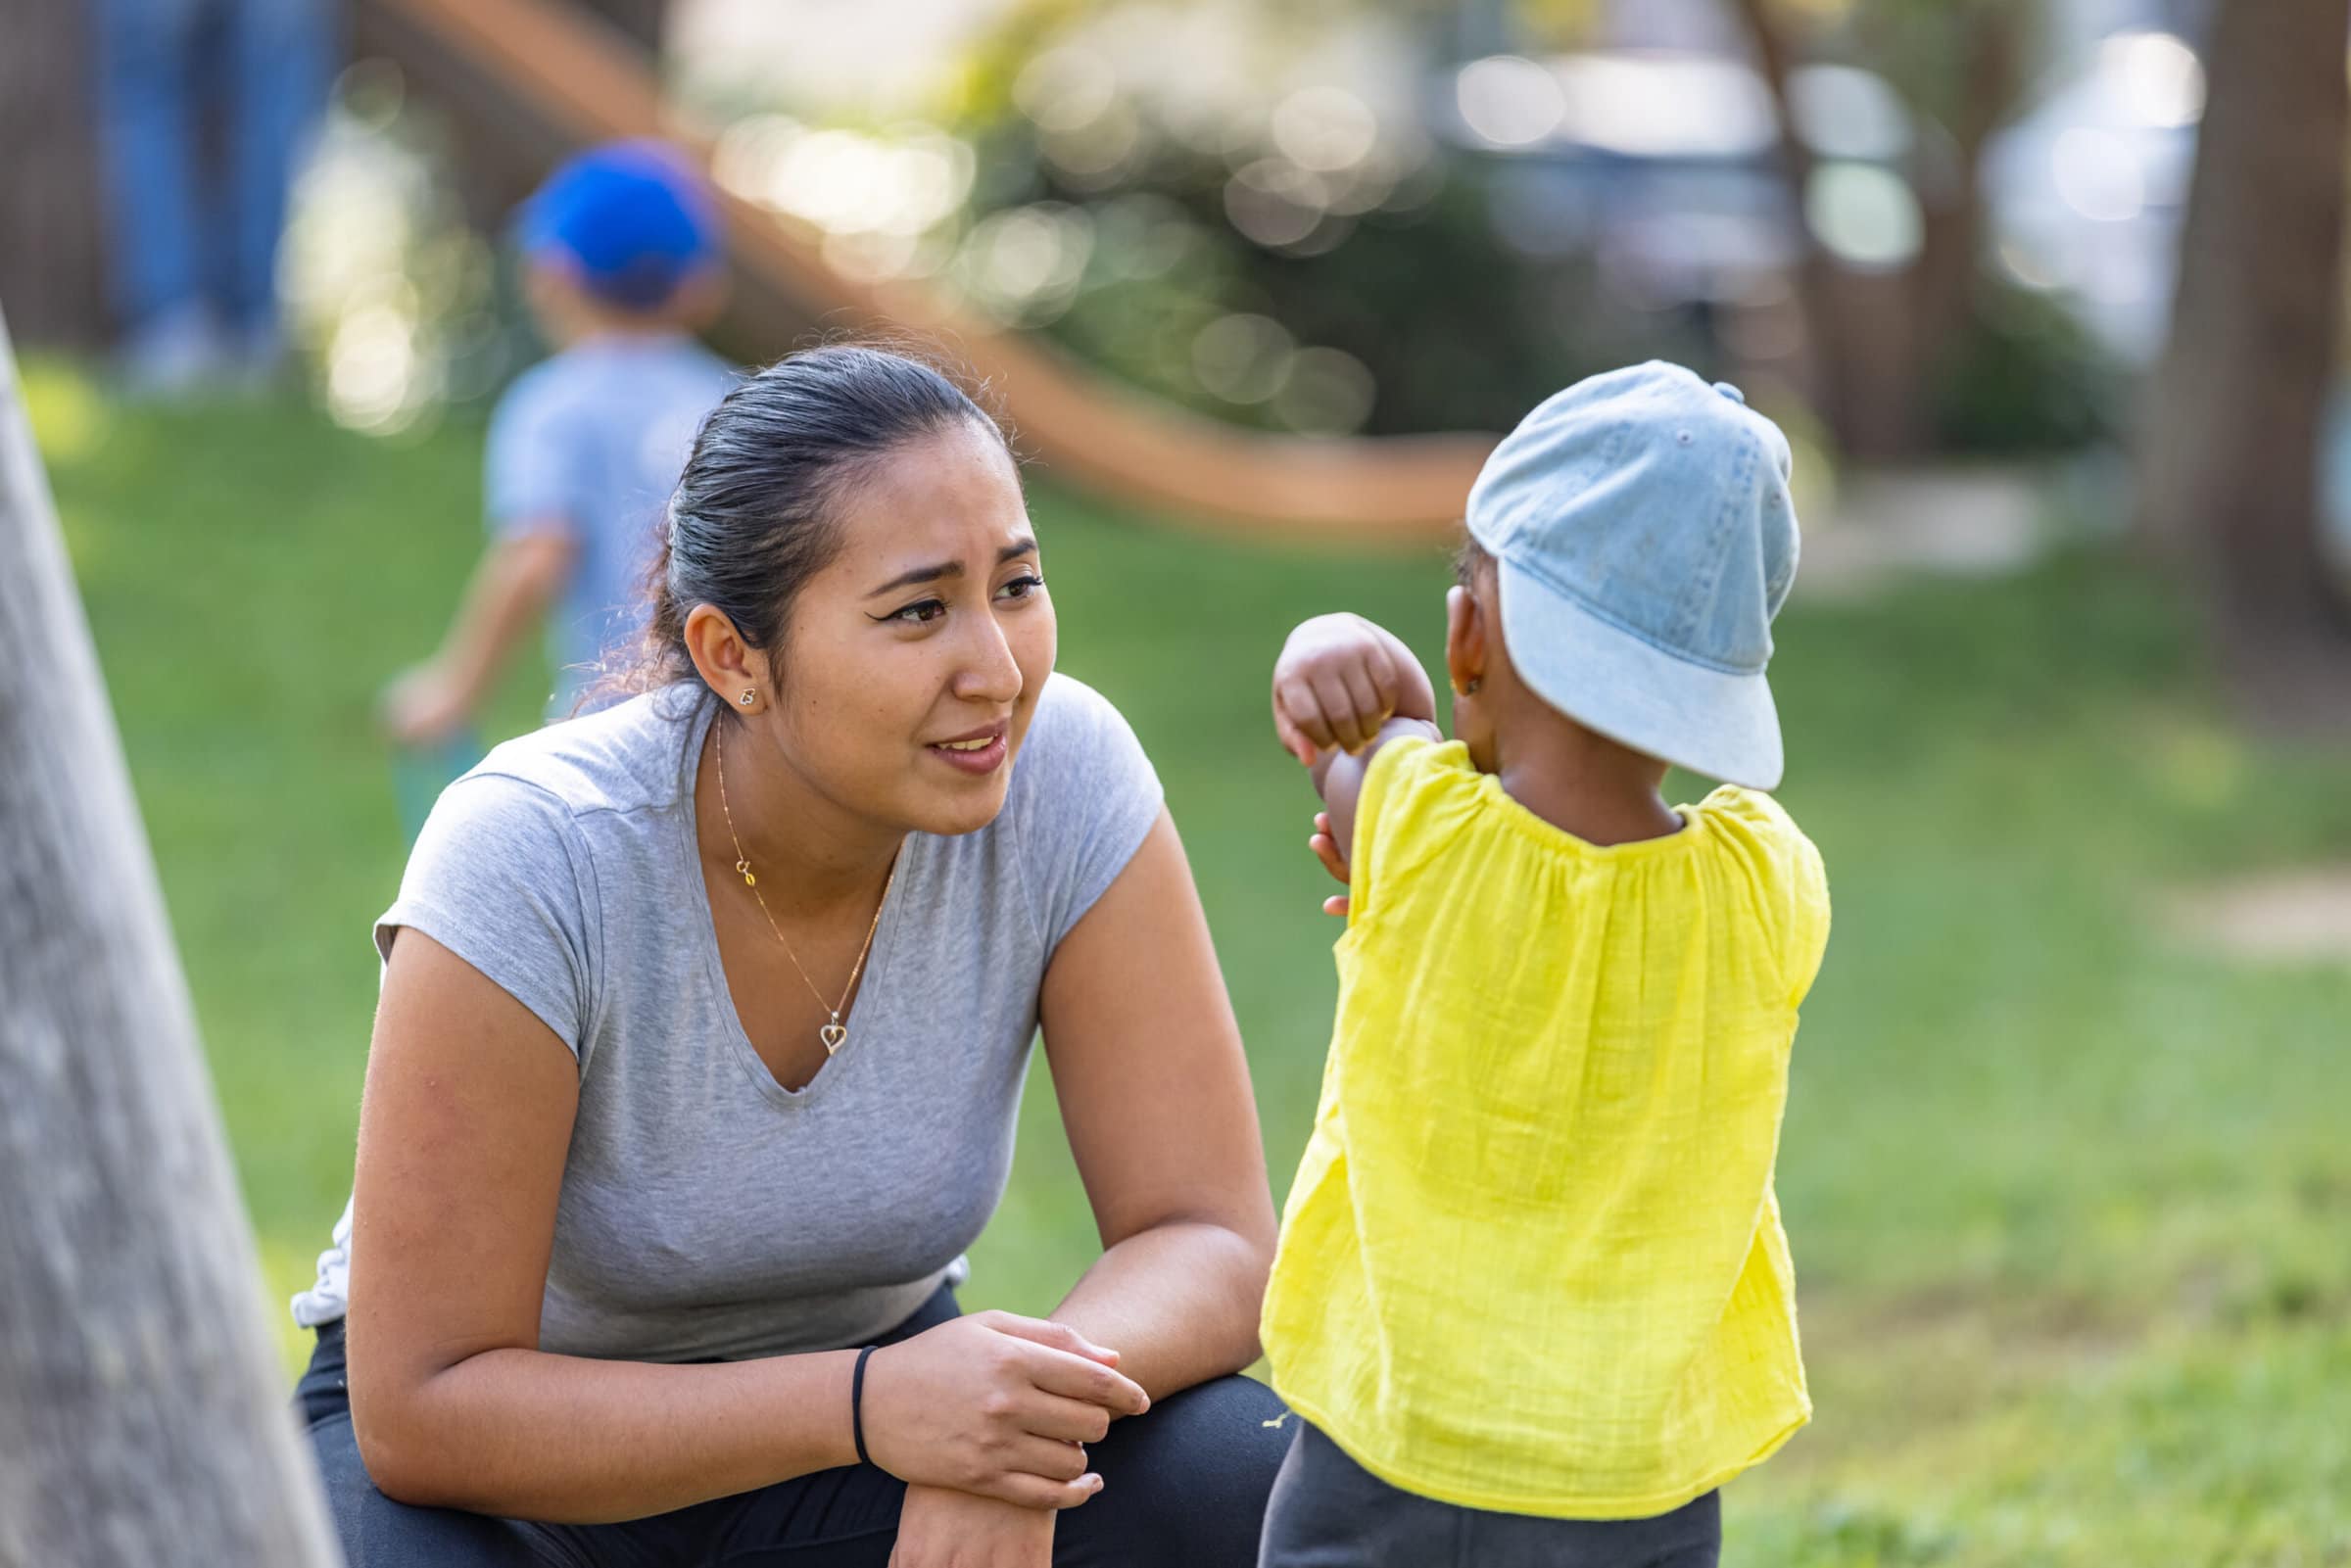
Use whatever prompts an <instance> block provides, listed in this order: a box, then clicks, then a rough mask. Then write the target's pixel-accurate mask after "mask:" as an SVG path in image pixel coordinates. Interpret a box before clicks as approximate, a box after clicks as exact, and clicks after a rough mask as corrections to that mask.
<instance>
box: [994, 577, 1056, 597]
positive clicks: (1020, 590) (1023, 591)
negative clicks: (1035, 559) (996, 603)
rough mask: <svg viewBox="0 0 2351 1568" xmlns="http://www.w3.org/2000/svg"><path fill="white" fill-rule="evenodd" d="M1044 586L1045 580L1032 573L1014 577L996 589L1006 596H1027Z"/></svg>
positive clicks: (998, 592)
mask: <svg viewBox="0 0 2351 1568" xmlns="http://www.w3.org/2000/svg"><path fill="white" fill-rule="evenodd" d="M1044 586H1045V580H1044V579H1043V578H1041V577H1038V576H1036V575H1035V574H1033V573H1032V574H1031V575H1029V576H1027V577H1016V578H1014V579H1013V580H1012V581H1011V582H1009V583H1007V584H1005V585H1004V586H1003V587H1002V588H1000V589H998V590H996V593H997V594H999V595H1001V596H1002V597H1005V598H1016V599H1017V598H1027V597H1028V596H1029V595H1030V594H1033V593H1035V592H1036V591H1037V590H1038V589H1040V588H1042V587H1044Z"/></svg>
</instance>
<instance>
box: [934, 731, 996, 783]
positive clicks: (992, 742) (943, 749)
mask: <svg viewBox="0 0 2351 1568" xmlns="http://www.w3.org/2000/svg"><path fill="white" fill-rule="evenodd" d="M1006 736H1007V731H1006V729H1004V728H998V729H995V730H991V731H988V732H987V733H986V734H984V735H976V736H964V737H963V738H962V739H960V740H935V741H933V742H932V743H931V744H930V745H929V746H928V747H926V748H925V749H927V750H929V751H930V752H931V754H932V755H933V756H935V757H937V758H938V759H939V760H940V761H941V762H944V763H945V764H946V765H947V766H948V767H950V768H955V769H958V770H960V771H961V772H964V773H969V774H989V773H993V772H995V771H996V770H997V769H998V768H1001V767H1002V766H1004V757H1005V753H1006V752H1008V751H1009V750H1010V749H1011V747H1010V746H1009V745H1007V744H1006Z"/></svg>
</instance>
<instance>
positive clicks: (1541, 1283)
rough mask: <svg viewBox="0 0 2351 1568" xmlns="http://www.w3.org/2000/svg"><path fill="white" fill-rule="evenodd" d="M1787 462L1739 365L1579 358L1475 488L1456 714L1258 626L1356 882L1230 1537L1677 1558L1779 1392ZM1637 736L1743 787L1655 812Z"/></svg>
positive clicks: (1399, 1552) (1334, 1554)
mask: <svg viewBox="0 0 2351 1568" xmlns="http://www.w3.org/2000/svg"><path fill="white" fill-rule="evenodd" d="M1788 467H1789V453H1788V446H1787V442H1786V441H1785V439H1784V438H1783V437H1782V436H1781V434H1780V432H1779V430H1778V429H1777V428H1776V427H1775V426H1774V425H1772V424H1771V422H1770V421H1769V420H1767V419H1764V418H1762V417H1761V416H1760V415H1758V414H1755V413H1753V412H1751V410H1749V409H1748V408H1747V407H1746V406H1745V405H1744V402H1743V400H1741V398H1740V397H1739V394H1738V391H1737V389H1736V388H1733V387H1729V386H1726V385H1716V386H1708V385H1707V384H1706V383H1705V382H1703V381H1702V380H1700V379H1699V378H1698V377H1697V376H1695V375H1693V374H1691V373H1690V372H1689V371H1687V370H1684V369H1681V368H1679V367H1678V366H1671V365H1663V364H1648V365H1641V366H1636V367H1633V368H1631V369H1626V370H1619V371H1613V372H1610V373H1608V374H1607V375H1602V376H1596V377H1593V378H1592V379H1590V380H1588V381H1585V382H1581V383H1579V384H1577V385H1576V386H1574V387H1571V388H1569V389H1568V390H1566V391H1565V392H1562V393H1560V394H1559V395H1558V396H1556V397H1554V398H1552V399H1551V400H1550V401H1549V402H1547V403H1545V404H1543V405H1542V406H1541V407H1540V408H1538V409H1536V410H1535V412H1534V413H1532V414H1531V415H1529V416H1528V418H1527V419H1526V421H1525V422H1524V423H1523V424H1521V425H1520V426H1519V428H1518V430H1517V431H1516V432H1514V433H1513V434H1512V435H1511V437H1510V438H1509V439H1508V440H1506V441H1505V442H1504V443H1503V444H1502V445H1501V446H1500V447H1499V448H1498V449H1497V450H1496V451H1495V453H1494V455H1493V457H1492V459H1491V460H1490V461H1489V462H1488V463H1487V465H1486V468H1485V470H1484V472H1483V473H1482V474H1481V475H1480V476H1479V479H1478V483H1477V485H1476V488H1475V489H1474V490H1473V491H1472V493H1471V496H1470V502H1469V510H1468V528H1469V534H1470V539H1471V544H1470V546H1469V547H1468V549H1467V550H1466V551H1465V552H1464V557H1463V572H1462V582H1461V586H1459V587H1457V588H1455V589H1454V590H1453V591H1452V593H1451V594H1450V595H1449V597H1448V600H1447V625H1446V640H1445V657H1446V665H1447V671H1448V674H1449V675H1450V677H1451V680H1452V684H1453V689H1454V691H1455V693H1456V697H1455V706H1454V716H1455V729H1456V732H1457V736H1456V738H1455V739H1453V740H1452V741H1450V742H1448V741H1445V740H1444V739H1443V737H1442V736H1439V735H1438V733H1437V731H1436V729H1435V726H1434V724H1433V722H1432V721H1433V720H1434V718H1435V716H1436V704H1435V697H1434V692H1433V690H1432V689H1431V687H1430V684H1429V681H1428V679H1427V677H1426V676H1425V675H1424V674H1423V673H1422V672H1421V670H1420V668H1419V666H1418V665H1417V663H1415V660H1414V659H1413V657H1412V655H1411V654H1410V653H1409V652H1408V651H1407V650H1406V649H1405V647H1404V645H1403V644H1402V643H1401V642H1400V641H1397V640H1396V639H1395V638H1394V637H1393V636H1391V635H1389V634H1388V633H1387V632H1385V631H1383V630H1381V629H1380V628H1378V627H1376V626H1373V625H1371V624H1370V623H1369V622H1367V621H1364V620H1361V619H1359V618H1357V617H1354V616H1347V615H1335V616H1324V617H1320V618H1319V619H1317V620H1313V621H1309V622H1307V623H1306V624H1305V625H1303V626H1301V627H1299V628H1298V629H1297V631H1296V632H1294V633H1293V634H1292V635H1291V637H1290V640H1289V642H1288V644H1287V645H1286V646H1285V647H1284V648H1283V650H1282V653H1281V657H1280V660H1279V662H1278V664H1277V665H1276V667H1275V670H1274V676H1273V709H1274V724H1275V728H1276V731H1277V733H1278V734H1279V736H1280V737H1281V739H1282V741H1283V743H1284V744H1285V745H1287V746H1288V747H1289V748H1290V749H1291V750H1292V751H1293V752H1295V753H1296V754H1297V755H1298V756H1299V758H1300V760H1301V761H1303V762H1306V763H1308V764H1309V765H1310V766H1311V767H1312V768H1313V770H1314V778H1315V782H1316V784H1317V786H1318V788H1319V790H1320V792H1321V794H1322V797H1323V800H1324V802H1325V806H1326V812H1327V816H1326V818H1324V819H1318V827H1319V829H1321V830H1322V832H1320V833H1319V834H1318V837H1317V839H1316V849H1317V852H1318V853H1319V854H1320V855H1321V856H1322V857H1323V859H1324V861H1325V863H1326V864H1328V865H1330V866H1331V868H1332V870H1333V871H1334V872H1335V873H1337V874H1338V875H1339V876H1340V877H1341V879H1343V880H1346V881H1347V882H1348V883H1349V894H1348V898H1347V900H1346V901H1345V903H1344V905H1339V904H1337V901H1334V907H1343V908H1345V910H1346V912H1347V914H1348V926H1347V931H1346V934H1345V935H1344V936H1343V937H1341V938H1340V941H1339V944H1338V965H1339V976H1340V988H1339V1005H1338V1019H1337V1024H1336V1028H1335V1031H1334V1033H1333V1036H1332V1041H1331V1048H1330V1057H1329V1062H1328V1065H1327V1066H1326V1068H1325V1069H1324V1075H1323V1081H1322V1098H1321V1106H1320V1109H1319V1112H1318V1114H1317V1117H1316V1124H1315V1130H1314V1136H1313V1139H1312V1141H1311V1142H1310V1143H1309V1145H1308V1148H1307V1152H1306V1157H1305V1160H1304V1162H1303V1163H1302V1164H1301V1165H1300V1167H1299V1171H1298V1177H1297V1181H1296V1183H1295V1184H1294V1185H1293V1187H1292V1188H1291V1191H1290V1198H1289V1203H1288V1206H1287V1210H1286V1212H1285V1213H1284V1215H1283V1218H1282V1232H1281V1248H1280V1253H1279V1256H1278V1258H1277V1259H1276V1261H1275V1263H1274V1267H1273V1277H1272V1280H1271V1286H1270V1288H1269V1291H1268V1294H1267V1299H1266V1307H1265V1320H1264V1337H1265V1346H1266V1352H1267V1354H1268V1355H1269V1356H1270V1357H1271V1364H1272V1372H1273V1386H1274V1388H1275V1389H1276V1390H1277V1391H1278V1392H1279V1393H1280V1394H1281V1395H1282V1396H1283V1397H1284V1398H1285V1399H1286V1400H1287V1401H1288V1402H1289V1403H1290V1406H1291V1408H1292V1409H1294V1410H1295V1411H1297V1413H1298V1414H1299V1415H1301V1416H1302V1417H1304V1418H1305V1421H1306V1423H1307V1425H1306V1426H1305V1427H1304V1428H1303V1429H1302V1431H1301V1432H1300V1434H1299V1437H1298V1439H1297V1442H1296V1444H1295V1446H1294V1447H1293V1449H1292V1450H1291V1454H1290V1457H1289V1460H1288V1462H1287V1464H1286V1465H1285V1467H1284V1469H1283V1472H1282V1476H1281V1479H1280V1481H1279V1482H1278V1483H1277V1484H1276V1486H1275V1488H1274V1493H1273V1499H1272V1504H1271V1511H1270V1512H1269V1514H1268V1518H1267V1524H1266V1533H1265V1545H1264V1555H1263V1557H1262V1558H1261V1568H1305V1565H1308V1564H1312V1565H1315V1568H1353V1565H1359V1564H1360V1565H1364V1568H1370V1565H1374V1564H1378V1565H1399V1568H1401V1565H1408V1564H1409V1565H1411V1568H1446V1565H1451V1564H1457V1563H1458V1564H1462V1565H1464V1568H1466V1565H1469V1564H1475V1565H1476V1568H1512V1565H1516V1564H1522V1563H1523V1564H1528V1565H1533V1564H1538V1563H1540V1564H1544V1565H1547V1568H1549V1565H1559V1564H1581V1563H1586V1562H1590V1563H1594V1564H1600V1563H1607V1564H1620V1563H1621V1564H1656V1565H1667V1564H1670V1565H1672V1568H1692V1565H1704V1564H1711V1563H1713V1562H1715V1561H1716V1560H1717V1558H1718V1555H1719V1552H1720V1514H1719V1507H1718V1499H1717V1497H1716V1492H1715V1489H1716V1488H1718V1487H1719V1486H1721V1484H1722V1483H1723V1482H1725V1481H1727V1480H1729V1479H1730V1478H1731V1477H1732V1476H1735V1475H1737V1474H1738V1473H1739V1472H1740V1471H1742V1470H1745V1469H1746V1468H1748V1467H1749V1466H1750V1465H1752V1464H1755V1463H1757V1462H1758V1461H1760V1460H1761V1459H1763V1458H1764V1457H1765V1456H1766V1455H1768V1454H1769V1453H1771V1452H1772V1451H1773V1450H1774V1449H1777V1448H1778V1447H1779V1446H1780V1445H1781V1444H1782V1443H1784V1442H1786V1441H1787V1439H1788V1438H1789V1436H1790V1435H1791V1434H1793V1433H1794V1432H1795V1431H1796V1429H1797V1428H1798V1427H1799V1426H1801V1425H1802V1424H1803V1423H1804V1421H1805V1420H1806V1418H1807V1417H1808V1416H1809V1414H1810V1410H1811V1406H1810V1402H1809V1401H1808V1400H1807V1399H1806V1396H1805V1393H1804V1378H1803V1367H1802V1364H1801V1362H1800V1360H1799V1355H1798V1349H1797V1335H1796V1309H1795V1297H1794V1280H1793V1277H1792V1274H1791V1272H1790V1266H1789V1258H1788V1242H1787V1237H1786V1235H1785V1234H1784V1233H1783V1231H1782V1230H1781V1227H1780V1214H1779V1207H1778V1204H1777V1202H1776V1201H1775V1199H1774V1197H1773V1193H1772V1163H1773V1159H1774V1156H1775V1154H1776V1152H1777V1148H1778V1143H1779V1130H1780V1114H1781V1108H1782V1105H1783V1103H1784V1101H1785V1099H1786V1095H1787V1085H1788V1055H1789V1046H1790V1042H1791V1040H1792V1038H1793V1036H1794V1035H1795V1032H1796V1023H1797V1007H1798V1004H1799V1002H1801V1001H1802V999H1803V997H1804V994H1805V992H1806V990H1807V989H1808V988H1809V987H1810V985H1811V983H1812V978H1813V975H1814V974H1815V973H1816V971H1817V970H1818V968H1819V965H1820V960H1821V954H1822V950H1823V947H1824V946H1825V944H1826V941H1827V938H1828V925H1829V908H1828V890H1827V882H1826V879H1825V876H1824V874H1823V872H1822V868H1821V862H1820V857H1819V854H1818V853H1817V851H1815V850H1814V848H1813V847H1812V844H1811V842H1810V841H1809V840H1808V839H1806V838H1805V837H1804V835H1803V833H1802V832H1799V830H1798V828H1797V827H1796V824H1795V823H1794V822H1792V821H1791V820H1790V819H1789V817H1788V814H1787V813H1786V812H1785V811H1783V810H1781V809H1780V807H1779V806H1778V805H1777V804H1775V803H1774V802H1773V801H1772V800H1771V799H1769V798H1768V797H1767V796H1765V795H1763V794H1761V793H1758V792H1756V791H1758V790H1760V789H1766V788H1770V787H1772V786H1774V785H1776V784H1778V782H1779V779H1780V773H1781V749H1780V737H1779V727H1778V719H1777V716H1776V713H1775V711H1774V709H1773V706H1772V700H1771V693H1770V689H1769V687H1768V686H1767V685H1766V684H1765V680H1764V674H1763V670H1764V664H1765V661H1766V660H1767V659H1768V657H1769V654H1770V651H1771V637H1770V630H1769V628H1770V622H1771V620H1772V617H1773V616H1774V615H1776V614H1777V612H1778V610H1779V607H1780V604H1781V602H1782V601H1783V600H1784V599H1785V597H1786V595H1787V591H1788V585H1789V582H1790V580H1791V578H1792V577H1793V575H1794V572H1795V567H1796V554H1797V531H1796V519H1795V515H1794V512H1793V510H1792V508H1791V506H1790V504H1789V499H1788V489H1787V480H1788ZM1669 763H1679V764H1681V765H1683V766H1686V767H1688V768H1690V769H1692V770H1693V771H1695V772H1699V773H1703V774H1704V775H1706V776H1708V777H1711V778H1716V779H1725V780H1730V781H1734V783H1733V784H1726V785H1725V786H1724V787H1722V788H1719V789H1716V790H1715V791H1714V792H1713V793H1712V794H1710V795H1708V796H1707V797H1706V798H1705V799H1704V800H1703V801H1702V802H1701V803H1700V804H1698V805H1696V806H1681V807H1670V808H1669V807H1668V806H1667V805H1666V804H1665V802H1664V799H1663V798H1662V796H1661V794H1660V793H1659V789H1660V786H1661V784H1662V783H1663V779H1664V775H1665V770H1666V767H1667V765H1668V764H1669ZM1741 785H1746V786H1750V787H1741Z"/></svg>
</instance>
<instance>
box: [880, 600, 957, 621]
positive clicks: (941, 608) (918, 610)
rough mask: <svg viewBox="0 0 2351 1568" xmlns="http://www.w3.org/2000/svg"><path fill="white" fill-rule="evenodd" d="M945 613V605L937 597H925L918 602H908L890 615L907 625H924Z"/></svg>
mask: <svg viewBox="0 0 2351 1568" xmlns="http://www.w3.org/2000/svg"><path fill="white" fill-rule="evenodd" d="M946 613H947V606H946V605H945V604H944V603H943V602H941V601H940V600H938V599H935V598H927V599H925V600H923V601H922V602H921V603H920V604H909V605H907V606H906V607H905V608H904V609H902V610H899V611H897V612H895V613H894V614H892V615H891V616H890V619H891V620H893V621H902V622H904V623H905V624H906V625H908V626H924V625H928V624H929V623H930V622H932V621H936V620H937V619H938V618H939V617H940V616H942V615H944V614H946Z"/></svg>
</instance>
